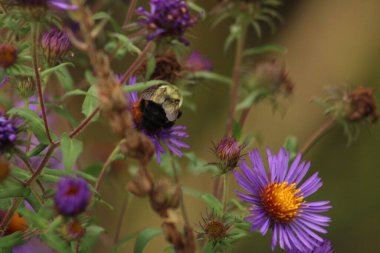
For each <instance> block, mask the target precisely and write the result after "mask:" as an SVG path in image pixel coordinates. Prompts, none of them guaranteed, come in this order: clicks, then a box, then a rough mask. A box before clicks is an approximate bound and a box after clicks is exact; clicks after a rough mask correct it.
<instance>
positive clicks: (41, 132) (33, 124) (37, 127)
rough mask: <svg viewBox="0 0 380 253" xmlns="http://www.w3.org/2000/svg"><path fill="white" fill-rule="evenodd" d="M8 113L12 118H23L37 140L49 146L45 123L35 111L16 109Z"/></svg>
mask: <svg viewBox="0 0 380 253" xmlns="http://www.w3.org/2000/svg"><path fill="white" fill-rule="evenodd" d="M7 113H8V115H10V116H11V117H14V116H16V115H17V116H19V117H21V118H23V119H24V120H25V121H26V122H27V123H28V127H29V129H30V130H31V131H32V132H33V134H34V135H35V136H36V137H37V139H38V140H39V141H40V142H41V143H44V144H49V139H48V138H47V136H46V133H45V127H44V123H43V121H42V119H41V118H40V116H38V114H37V113H36V112H35V111H32V110H30V109H27V108H21V107H14V108H12V109H10V110H9V111H8V112H7Z"/></svg>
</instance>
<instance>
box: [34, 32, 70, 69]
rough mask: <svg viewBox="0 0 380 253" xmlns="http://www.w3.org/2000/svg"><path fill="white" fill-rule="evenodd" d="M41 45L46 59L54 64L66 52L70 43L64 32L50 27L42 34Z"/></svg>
mask: <svg viewBox="0 0 380 253" xmlns="http://www.w3.org/2000/svg"><path fill="white" fill-rule="evenodd" d="M41 46H42V49H43V52H44V55H45V58H46V60H47V61H48V62H49V63H50V64H54V63H56V62H57V61H60V60H62V58H63V57H64V56H65V55H66V54H67V52H68V51H69V49H70V46H71V43H70V39H69V36H68V35H67V33H66V32H63V31H60V30H58V29H56V28H52V29H51V30H50V31H48V32H46V33H44V35H43V36H42V40H41Z"/></svg>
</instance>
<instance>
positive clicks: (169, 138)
mask: <svg viewBox="0 0 380 253" xmlns="http://www.w3.org/2000/svg"><path fill="white" fill-rule="evenodd" d="M135 83H136V77H132V78H131V79H130V80H129V85H133V84H135ZM127 95H128V101H129V105H130V106H129V108H130V110H131V112H132V115H133V119H134V122H135V127H137V124H136V122H138V118H139V117H140V116H139V114H140V113H141V112H140V111H139V107H140V106H139V103H140V101H139V96H138V93H137V92H129V93H128V94H127ZM186 129H187V127H186V126H172V127H170V128H167V129H159V130H157V131H155V132H149V131H146V130H144V129H141V131H142V132H143V133H144V134H145V135H147V136H148V137H149V138H150V139H151V141H152V142H153V144H154V146H155V149H156V159H157V163H160V162H161V155H162V154H163V153H165V148H164V146H166V147H167V148H168V149H169V151H170V152H172V153H173V154H174V155H176V156H179V157H181V156H183V153H182V151H181V149H182V148H190V146H189V145H188V144H186V143H184V142H182V141H181V140H182V139H183V138H187V137H189V134H188V133H187V132H186Z"/></svg>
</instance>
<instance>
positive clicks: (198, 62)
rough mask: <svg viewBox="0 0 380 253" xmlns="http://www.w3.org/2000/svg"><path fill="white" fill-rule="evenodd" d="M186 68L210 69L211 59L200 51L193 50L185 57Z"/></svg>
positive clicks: (192, 69) (195, 69) (211, 67)
mask: <svg viewBox="0 0 380 253" xmlns="http://www.w3.org/2000/svg"><path fill="white" fill-rule="evenodd" d="M185 65H186V68H187V69H189V70H190V71H211V70H212V69H213V66H212V63H211V61H210V60H209V59H208V58H206V57H205V56H204V55H202V54H201V53H199V52H197V51H194V52H192V53H191V54H190V55H189V56H188V57H187V59H186V63H185Z"/></svg>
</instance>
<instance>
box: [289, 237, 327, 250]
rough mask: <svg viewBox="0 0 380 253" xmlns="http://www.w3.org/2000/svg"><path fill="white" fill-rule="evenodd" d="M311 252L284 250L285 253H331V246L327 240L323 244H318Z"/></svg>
mask: <svg viewBox="0 0 380 253" xmlns="http://www.w3.org/2000/svg"><path fill="white" fill-rule="evenodd" d="M317 244H318V245H317V246H315V247H314V248H313V249H312V250H307V251H299V250H296V249H294V250H286V253H332V252H333V250H332V246H331V242H330V241H329V240H326V239H325V240H324V241H323V242H318V243H317Z"/></svg>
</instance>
